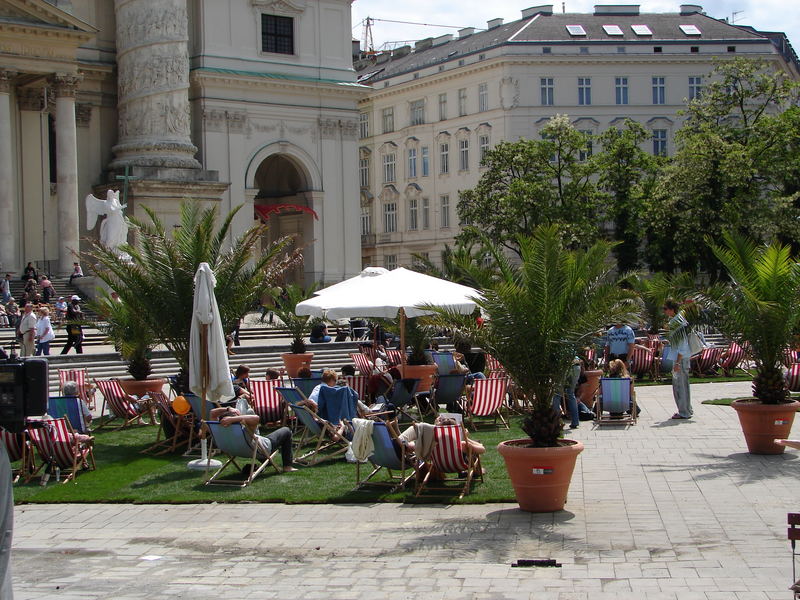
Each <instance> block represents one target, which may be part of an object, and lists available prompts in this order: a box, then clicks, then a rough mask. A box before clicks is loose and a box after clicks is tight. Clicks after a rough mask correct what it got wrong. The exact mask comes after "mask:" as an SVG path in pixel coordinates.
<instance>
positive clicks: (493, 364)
mask: <svg viewBox="0 0 800 600" xmlns="http://www.w3.org/2000/svg"><path fill="white" fill-rule="evenodd" d="M484 356H485V357H486V370H487V371H489V372H488V373H487V374H486V376H487V377H488V378H489V379H496V378H498V377H499V378H504V377H508V375H507V374H506V370H505V369H504V368H503V365H501V364H500V361H499V360H497V359H496V358H495V357H494V356H492V355H491V354H489V353H488V352H487V353H486V354H485V355H484Z"/></svg>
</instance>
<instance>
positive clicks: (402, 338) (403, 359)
mask: <svg viewBox="0 0 800 600" xmlns="http://www.w3.org/2000/svg"><path fill="white" fill-rule="evenodd" d="M400 372H401V373H402V374H403V377H405V376H406V311H405V309H403V308H401V309H400Z"/></svg>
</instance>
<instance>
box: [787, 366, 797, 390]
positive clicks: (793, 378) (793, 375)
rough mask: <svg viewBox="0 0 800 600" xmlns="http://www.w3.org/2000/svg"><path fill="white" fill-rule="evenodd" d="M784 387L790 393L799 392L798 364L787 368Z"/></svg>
mask: <svg viewBox="0 0 800 600" xmlns="http://www.w3.org/2000/svg"><path fill="white" fill-rule="evenodd" d="M786 387H788V388H789V391H790V392H800V363H795V364H793V365H792V366H791V367H789V371H788V372H787V373H786Z"/></svg>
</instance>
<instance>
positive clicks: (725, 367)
mask: <svg viewBox="0 0 800 600" xmlns="http://www.w3.org/2000/svg"><path fill="white" fill-rule="evenodd" d="M743 361H744V348H742V347H741V346H740V345H739V344H737V343H736V342H731V345H730V346H728V349H727V351H726V353H725V355H724V356H722V357H720V361H719V366H720V367H722V372H723V373H724V374H725V376H726V377H731V376H732V375H733V372H734V371H735V370H736V369H738V368H739V365H741V364H742V362H743Z"/></svg>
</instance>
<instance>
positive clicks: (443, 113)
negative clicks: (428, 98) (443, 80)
mask: <svg viewBox="0 0 800 600" xmlns="http://www.w3.org/2000/svg"><path fill="white" fill-rule="evenodd" d="M446 119H447V94H439V120H440V121H445V120H446Z"/></svg>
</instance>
